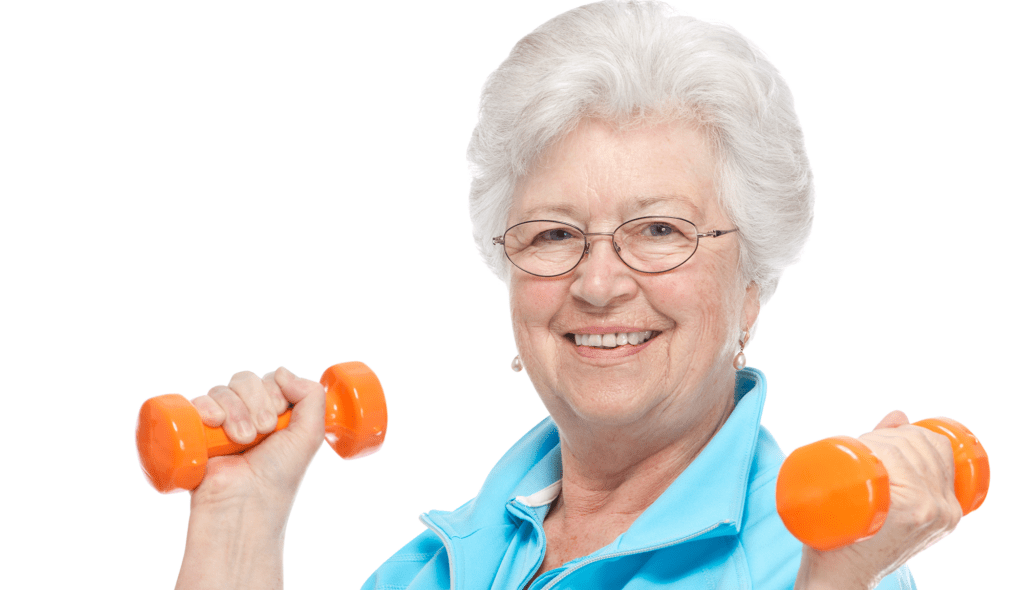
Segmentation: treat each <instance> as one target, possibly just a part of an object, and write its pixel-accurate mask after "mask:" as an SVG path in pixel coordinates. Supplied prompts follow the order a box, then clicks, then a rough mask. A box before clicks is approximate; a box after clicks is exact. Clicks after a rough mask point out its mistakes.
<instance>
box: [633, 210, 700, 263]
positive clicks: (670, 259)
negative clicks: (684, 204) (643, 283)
mask: <svg viewBox="0 0 1024 590" xmlns="http://www.w3.org/2000/svg"><path fill="white" fill-rule="evenodd" d="M615 242H616V243H617V244H618V245H619V247H620V248H621V250H620V252H619V256H621V257H622V260H623V262H625V263H626V264H628V265H629V266H631V267H633V268H635V269H636V270H639V271H641V272H665V271H666V270H672V269H673V268H675V267H677V266H679V265H680V264H682V263H684V262H686V261H687V260H689V259H690V257H691V256H693V253H694V252H695V251H696V250H697V228H696V227H695V226H694V225H693V224H692V223H690V222H689V221H687V220H685V219H678V218H676V217H641V218H640V219H634V220H632V221H630V222H628V223H625V224H623V225H622V226H621V227H619V228H618V229H617V230H615Z"/></svg>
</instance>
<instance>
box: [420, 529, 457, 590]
mask: <svg viewBox="0 0 1024 590" xmlns="http://www.w3.org/2000/svg"><path fill="white" fill-rule="evenodd" d="M420 522H422V523H423V524H425V525H427V528H428V529H430V530H432V531H434V534H435V535H437V536H438V537H439V538H440V539H441V543H442V544H444V550H445V552H446V553H447V554H448V581H449V582H450V586H449V590H455V577H456V576H455V554H454V553H453V552H452V545H451V543H449V542H448V535H446V534H445V533H444V532H443V531H442V530H441V528H440V527H438V526H437V525H436V524H434V522H433V521H431V520H430V519H429V518H427V515H426V514H421V515H420Z"/></svg>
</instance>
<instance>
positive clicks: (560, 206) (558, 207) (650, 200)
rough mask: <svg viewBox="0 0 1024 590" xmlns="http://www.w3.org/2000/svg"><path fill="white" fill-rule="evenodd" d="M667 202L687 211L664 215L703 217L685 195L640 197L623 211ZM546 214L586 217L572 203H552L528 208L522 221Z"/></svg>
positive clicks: (626, 213)
mask: <svg viewBox="0 0 1024 590" xmlns="http://www.w3.org/2000/svg"><path fill="white" fill-rule="evenodd" d="M665 204H670V205H675V206H676V207H677V208H678V206H679V205H682V206H683V207H685V209H686V211H661V212H660V214H662V215H671V216H676V215H679V214H683V215H686V216H687V217H700V218H703V215H702V214H701V212H700V209H698V208H697V206H696V205H695V204H694V203H693V201H692V200H691V199H690V198H689V197H687V196H685V195H655V196H650V197H640V198H638V199H636V200H634V201H630V202H628V203H626V204H625V205H626V207H625V208H624V209H623V211H622V214H623V218H624V219H625V218H629V217H631V216H633V215H637V214H639V213H641V212H644V211H645V210H646V209H650V208H652V207H657V206H659V205H665ZM545 216H547V217H556V218H557V217H563V218H568V219H572V220H576V221H582V220H583V218H584V212H583V210H582V209H580V208H579V207H577V206H575V205H573V204H571V203H551V204H544V205H539V206H536V207H531V208H530V209H527V210H526V211H524V212H523V219H522V220H520V221H527V220H536V219H544V218H546V217H545ZM701 220H702V219H701ZM555 221H557V219H555ZM694 221H697V220H694Z"/></svg>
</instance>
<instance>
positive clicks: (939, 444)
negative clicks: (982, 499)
mask: <svg viewBox="0 0 1024 590" xmlns="http://www.w3.org/2000/svg"><path fill="white" fill-rule="evenodd" d="M890 416H891V415H890ZM887 418H889V417H888V416H887ZM884 422H885V421H883V423H884ZM861 440H862V442H864V443H865V444H866V445H868V447H869V448H871V451H872V452H873V453H875V455H876V456H877V457H878V458H879V459H880V460H881V461H882V464H883V465H885V468H886V471H887V472H888V473H889V482H890V491H891V498H892V506H891V508H890V514H889V519H888V520H887V523H889V522H890V521H892V527H894V528H895V527H898V528H899V529H900V530H901V531H902V534H903V535H905V540H907V541H908V542H910V545H917V546H918V547H919V548H918V550H920V549H923V548H924V547H925V546H927V545H930V544H931V543H933V542H935V541H936V540H938V539H939V538H941V537H943V536H945V535H946V534H948V533H949V532H950V531H952V530H953V528H955V527H956V525H957V523H959V521H960V517H961V516H962V512H961V509H960V504H959V502H958V501H957V499H956V494H955V492H954V485H953V481H954V473H955V471H954V465H953V450H952V447H951V445H950V443H949V440H948V439H947V438H946V437H944V436H942V435H940V434H936V433H934V432H932V431H930V430H927V429H925V428H921V427H918V426H914V425H910V424H904V425H903V426H898V427H892V426H890V427H883V428H880V429H878V430H875V431H873V432H870V433H868V434H866V435H864V436H863V437H861Z"/></svg>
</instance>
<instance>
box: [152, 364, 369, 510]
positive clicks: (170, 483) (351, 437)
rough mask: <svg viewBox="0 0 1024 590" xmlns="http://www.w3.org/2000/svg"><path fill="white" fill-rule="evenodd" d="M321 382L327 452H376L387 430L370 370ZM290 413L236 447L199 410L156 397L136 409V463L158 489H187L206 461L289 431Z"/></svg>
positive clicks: (349, 368) (344, 372) (331, 375)
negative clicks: (137, 453) (272, 426)
mask: <svg viewBox="0 0 1024 590" xmlns="http://www.w3.org/2000/svg"><path fill="white" fill-rule="evenodd" d="M320 383H321V384H322V385H323V386H324V388H325V390H326V394H325V398H326V400H325V410H324V431H325V434H324V438H325V439H326V440H327V442H328V444H330V446H331V448H332V449H334V451H335V452H336V453H338V455H340V456H341V457H343V458H345V459H352V458H355V457H361V456H363V455H368V454H370V453H372V452H374V451H376V450H377V449H378V448H380V445H381V444H382V443H383V442H384V435H385V433H386V431H387V407H386V405H385V403H384V392H383V390H382V389H381V386H380V381H378V380H377V376H376V375H375V374H374V373H373V371H371V370H370V368H369V367H367V366H366V365H364V364H363V363H359V362H351V363H341V364H338V365H334V366H332V367H330V368H329V369H327V371H325V372H324V375H323V377H322V378H321V379H320ZM291 413H292V410H291V409H288V410H287V411H285V412H284V413H283V414H281V415H280V416H278V418H277V425H276V426H275V428H274V430H273V432H269V433H266V434H260V435H258V436H257V437H256V439H255V440H253V441H252V442H250V443H246V444H239V443H236V442H233V441H232V440H231V439H229V438H228V436H227V434H226V433H225V432H224V429H223V428H221V427H210V426H206V425H205V424H203V422H202V419H201V418H200V416H199V411H198V410H196V408H195V407H194V406H193V405H192V404H191V403H189V402H188V400H186V399H185V398H184V397H183V396H180V395H177V394H170V395H161V396H158V397H154V398H151V399H149V400H147V401H146V403H144V404H143V405H142V408H141V409H140V410H139V422H138V427H137V429H136V434H135V442H136V446H137V447H138V451H139V462H140V463H141V464H142V470H143V472H144V473H145V474H146V477H147V478H148V479H149V481H150V483H152V484H153V487H155V488H156V489H157V490H159V491H161V492H172V491H178V490H191V489H194V488H195V487H196V486H198V485H199V483H200V482H201V481H202V479H203V476H204V475H205V473H206V461H207V459H208V458H209V457H218V456H221V455H230V454H234V453H240V452H243V451H246V450H248V449H251V448H252V447H254V446H256V445H258V444H260V442H262V441H263V440H264V439H266V438H267V437H268V436H270V435H271V434H273V433H274V432H277V431H278V430H281V429H283V428H285V427H287V426H288V423H289V421H290V420H291Z"/></svg>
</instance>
